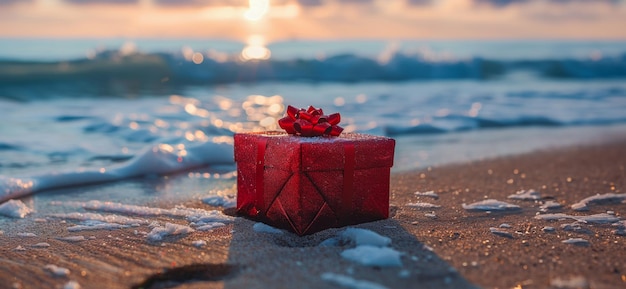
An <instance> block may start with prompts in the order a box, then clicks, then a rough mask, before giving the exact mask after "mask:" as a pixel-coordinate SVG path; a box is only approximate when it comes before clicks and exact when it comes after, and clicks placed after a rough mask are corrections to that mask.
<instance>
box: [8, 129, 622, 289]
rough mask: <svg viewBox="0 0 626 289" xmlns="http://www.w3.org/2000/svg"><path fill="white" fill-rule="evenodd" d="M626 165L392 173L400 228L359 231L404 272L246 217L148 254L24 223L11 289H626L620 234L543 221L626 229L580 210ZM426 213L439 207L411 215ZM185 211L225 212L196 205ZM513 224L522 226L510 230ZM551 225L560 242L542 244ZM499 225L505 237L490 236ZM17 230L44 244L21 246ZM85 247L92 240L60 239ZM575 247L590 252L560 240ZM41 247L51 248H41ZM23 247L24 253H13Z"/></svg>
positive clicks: (12, 259) (572, 154)
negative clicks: (352, 283) (327, 276)
mask: <svg viewBox="0 0 626 289" xmlns="http://www.w3.org/2000/svg"><path fill="white" fill-rule="evenodd" d="M625 167H626V142H625V141H615V142H611V143H609V144H604V145H593V146H585V147H571V148H565V149H553V150H549V151H541V152H534V153H530V154H524V155H519V156H510V157H503V158H497V159H491V160H484V161H475V162H472V163H469V164H458V165H446V166H442V167H433V168H429V169H424V170H420V171H413V172H405V173H396V174H393V175H392V182H391V206H392V207H391V212H392V217H391V218H390V219H388V220H383V221H378V222H372V223H367V224H362V225H358V226H356V227H359V228H365V229H369V230H372V231H375V232H378V233H379V234H381V235H384V236H387V237H390V238H391V239H392V244H391V247H392V248H393V249H395V250H398V251H400V252H403V256H402V263H403V265H402V267H384V268H380V267H366V266H362V265H358V264H356V263H354V262H351V261H348V260H346V259H344V258H342V257H341V256H340V253H341V252H342V251H343V250H345V249H347V248H348V247H347V246H346V247H342V246H334V247H333V246H331V247H320V246H318V244H319V243H321V242H322V241H323V240H325V239H327V238H330V237H333V236H335V235H336V233H338V232H340V231H341V230H343V229H341V228H340V229H330V230H325V231H322V232H319V233H317V234H314V235H310V236H305V237H298V236H295V235H293V234H290V233H282V234H271V233H263V232H256V231H254V230H253V229H252V226H253V224H254V222H253V221H250V220H247V219H244V218H236V220H235V222H234V223H231V224H228V225H227V226H225V227H221V228H218V229H215V230H214V231H212V232H193V233H190V234H187V235H183V236H179V237H168V238H166V239H165V240H163V241H162V242H148V241H146V237H145V232H148V231H149V228H147V227H146V226H141V227H136V228H126V229H120V230H111V231H106V230H99V231H83V232H76V233H70V232H68V231H67V227H68V224H64V223H62V222H60V221H59V220H47V221H45V222H43V221H40V222H35V221H32V220H30V221H29V220H26V221H25V220H19V221H16V222H15V223H12V224H11V225H9V226H7V227H6V228H1V230H3V233H2V234H0V281H1V284H0V288H63V286H64V284H66V283H67V282H68V281H70V280H74V281H76V282H77V283H78V284H80V285H81V286H82V288H141V287H143V288H170V287H171V288H246V289H250V288H295V287H297V288H349V287H340V286H338V285H337V284H335V283H330V282H328V281H324V280H322V278H321V275H322V274H324V273H328V272H331V273H335V274H341V275H344V276H349V277H350V278H353V279H355V280H364V281H370V282H374V283H377V284H379V285H381V286H384V287H379V288H385V287H386V288H476V287H482V288H625V287H626V262H624V260H625V258H626V251H625V250H624V248H626V245H625V241H626V236H621V235H618V234H615V233H614V230H616V228H617V227H615V226H611V225H608V224H582V225H580V229H579V230H576V231H566V230H564V229H563V228H561V225H562V224H568V223H572V222H573V220H565V221H545V220H539V219H535V218H534V217H535V215H536V214H537V213H538V212H539V206H540V205H541V203H542V202H544V201H547V200H551V201H556V202H558V203H560V204H562V205H563V208H562V209H560V210H554V211H550V212H549V213H566V214H570V215H591V214H596V213H606V212H607V211H613V214H614V215H615V216H617V217H622V218H623V216H624V215H626V204H624V203H614V204H606V205H591V206H590V210H589V211H586V212H577V211H573V210H572V209H570V207H569V206H570V205H572V204H574V203H576V202H579V201H580V200H582V199H584V198H586V197H589V196H592V195H595V194H606V193H616V194H623V193H624V188H626V171H625ZM522 189H524V190H528V189H534V190H536V191H538V192H540V194H541V196H542V197H543V198H544V199H543V200H541V201H525V200H513V199H508V198H507V196H509V195H511V194H514V193H516V192H517V191H519V190H522ZM416 191H419V192H427V191H433V192H434V193H436V194H437V195H438V199H434V198H432V197H428V196H417V195H415V194H414V193H415V192H416ZM485 199H497V200H499V201H504V202H507V203H510V204H514V205H518V206H520V207H521V209H520V210H516V211H511V212H504V213H497V212H470V211H467V210H465V209H463V208H462V204H464V203H465V204H470V203H474V202H477V201H481V200H485ZM417 202H427V203H431V204H435V205H438V206H440V207H439V208H420V207H413V206H408V205H407V204H409V203H417ZM186 205H187V206H189V207H198V208H204V209H214V208H213V207H210V206H208V205H205V204H202V203H201V202H200V201H197V200H193V201H189V202H188V203H187V204H186ZM163 206H164V207H171V206H172V204H163ZM152 219H153V220H157V221H161V222H174V223H176V222H177V223H179V224H185V225H186V224H187V222H186V221H184V220H169V219H167V218H152ZM502 224H508V225H509V226H510V227H508V226H506V225H505V226H502V228H500V227H501V225H502ZM546 226H551V227H554V231H553V232H544V230H542V229H543V228H544V227H546ZM491 227H494V228H498V229H499V230H501V231H503V232H504V234H500V235H497V234H494V233H492V232H491V231H490V228H491ZM18 232H33V233H35V234H36V235H37V236H36V237H18V236H17V235H16V234H17V233H18ZM506 233H508V234H510V235H508V236H507V235H506ZM76 235H81V236H84V237H85V238H86V240H84V241H75V242H71V241H64V240H59V239H58V238H59V237H65V236H76ZM91 236H93V237H91ZM570 238H582V239H585V240H587V241H588V244H587V245H586V246H579V245H574V244H566V243H563V242H562V241H563V240H567V239H570ZM196 240H205V241H206V243H207V245H206V246H203V247H200V248H198V247H196V246H194V245H193V244H192V242H193V241H196ZM41 242H46V243H48V244H49V245H50V246H49V247H45V248H36V247H33V246H32V245H33V244H37V243H41ZM18 246H22V247H23V248H24V249H25V250H15V248H16V247H18ZM48 264H54V265H56V266H59V267H64V268H67V269H69V271H70V273H69V275H68V276H54V275H53V274H52V273H50V271H49V270H46V269H44V266H46V265H48ZM184 280H186V281H184ZM189 280H194V282H189ZM370 285H372V284H370ZM133 286H134V287H133ZM362 288H365V287H362ZM370 288H376V287H370Z"/></svg>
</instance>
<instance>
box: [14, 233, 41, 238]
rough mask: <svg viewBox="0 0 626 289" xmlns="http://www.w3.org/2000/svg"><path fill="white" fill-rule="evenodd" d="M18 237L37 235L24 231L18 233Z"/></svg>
mask: <svg viewBox="0 0 626 289" xmlns="http://www.w3.org/2000/svg"><path fill="white" fill-rule="evenodd" d="M17 236H18V237H26V238H28V237H37V235H36V234H35V233H29V232H24V233H17Z"/></svg>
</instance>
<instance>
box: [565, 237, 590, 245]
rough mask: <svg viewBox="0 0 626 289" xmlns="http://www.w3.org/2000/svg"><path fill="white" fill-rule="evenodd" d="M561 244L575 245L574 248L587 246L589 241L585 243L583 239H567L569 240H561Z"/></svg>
mask: <svg viewBox="0 0 626 289" xmlns="http://www.w3.org/2000/svg"><path fill="white" fill-rule="evenodd" d="M561 242H562V243H565V244H571V245H576V246H589V241H587V240H585V239H583V238H569V239H567V240H563V241H561Z"/></svg>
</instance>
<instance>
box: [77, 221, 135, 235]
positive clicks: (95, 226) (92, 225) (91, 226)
mask: <svg viewBox="0 0 626 289" xmlns="http://www.w3.org/2000/svg"><path fill="white" fill-rule="evenodd" d="M129 227H130V226H129V225H122V224H118V223H106V222H100V221H85V222H84V224H83V225H76V226H72V227H68V228H67V231H68V232H80V231H96V230H118V229H125V228H129Z"/></svg>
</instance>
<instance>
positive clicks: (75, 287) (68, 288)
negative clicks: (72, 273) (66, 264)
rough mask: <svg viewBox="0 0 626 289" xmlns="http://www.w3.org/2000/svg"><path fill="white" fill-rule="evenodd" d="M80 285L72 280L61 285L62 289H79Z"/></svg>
mask: <svg viewBox="0 0 626 289" xmlns="http://www.w3.org/2000/svg"><path fill="white" fill-rule="evenodd" d="M80 288H81V287H80V284H78V282H76V281H74V280H70V281H69V282H67V283H65V285H63V289H80Z"/></svg>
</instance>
